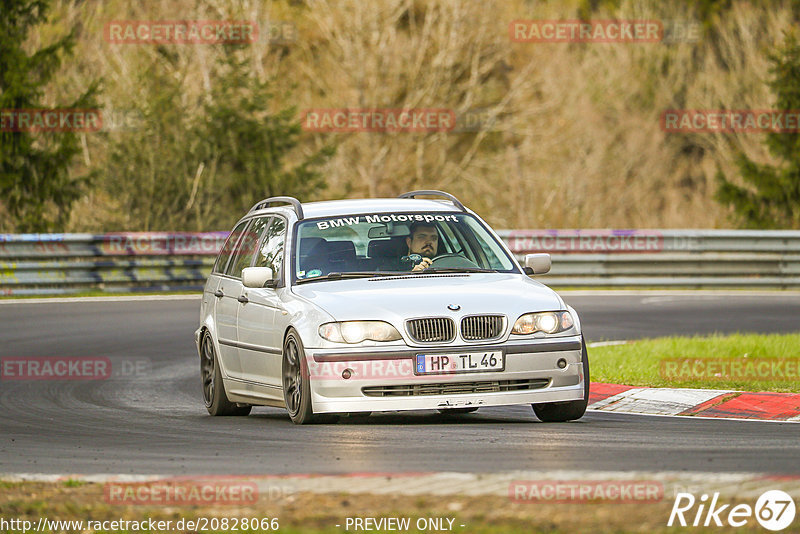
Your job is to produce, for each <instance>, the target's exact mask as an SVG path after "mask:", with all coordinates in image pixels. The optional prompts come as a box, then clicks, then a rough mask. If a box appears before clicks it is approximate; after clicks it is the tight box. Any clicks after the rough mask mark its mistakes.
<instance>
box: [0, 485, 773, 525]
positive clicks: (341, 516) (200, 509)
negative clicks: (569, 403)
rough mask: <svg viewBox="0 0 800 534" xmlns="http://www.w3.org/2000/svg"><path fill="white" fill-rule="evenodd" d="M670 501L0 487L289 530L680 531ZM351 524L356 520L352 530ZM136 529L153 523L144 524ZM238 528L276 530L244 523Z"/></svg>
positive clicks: (17, 514)
mask: <svg viewBox="0 0 800 534" xmlns="http://www.w3.org/2000/svg"><path fill="white" fill-rule="evenodd" d="M672 501H673V499H672V497H671V496H669V495H665V496H664V498H663V500H659V501H653V502H645V503H641V502H640V503H636V504H617V503H607V502H606V503H571V504H554V503H535V502H512V500H511V499H509V497H507V496H499V495H484V496H480V497H469V496H465V495H448V496H442V495H414V496H403V495H370V494H329V493H309V492H299V493H291V494H285V495H282V496H280V497H278V498H266V496H262V497H261V498H259V499H258V501H257V502H255V503H253V504H250V505H247V506H130V505H126V506H118V505H112V504H109V503H108V502H107V501H106V499H105V498H104V488H103V485H102V484H98V483H87V484H85V485H82V486H65V485H63V484H59V483H42V482H24V483H18V484H14V485H13V486H10V487H7V488H5V489H4V491H2V492H0V515H1V516H2V517H4V518H5V519H9V518H15V519H22V520H28V521H32V522H33V524H34V525H35V524H36V523H37V522H38V520H39V518H46V519H48V520H51V521H52V520H58V521H69V520H83V521H87V520H92V521H114V520H129V521H142V520H148V519H152V520H154V521H158V520H171V521H172V524H173V525H175V524H176V523H177V522H178V521H179V520H181V519H184V520H188V519H197V518H207V519H210V518H220V519H222V518H228V520H231V519H233V518H239V519H242V518H277V519H278V522H279V527H280V528H279V529H278V530H277V532H282V533H289V534H294V533H301V532H302V533H311V534H322V533H326V534H327V533H337V532H348V530H345V525H346V520H347V518H348V517H349V518H367V517H368V518H381V517H386V518H389V517H393V518H404V517H407V518H409V519H410V521H411V524H412V525H413V526H412V527H411V528H410V529H409V530H407V531H406V532H440V531H448V532H453V533H456V534H467V533H469V534H473V533H484V534H517V533H519V534H522V533H536V532H547V533H550V534H555V533H574V532H596V533H606V532H608V533H611V532H615V533H616V532H675V531H676V530H675V529H668V528H667V527H666V523H667V520H668V518H669V515H670V510H671V507H672ZM419 518H443V519H445V520H446V519H448V518H449V519H452V520H453V522H452V530H449V529H438V530H437V529H418V528H415V527H416V522H417V520H418V519H419ZM445 524H447V522H446V521H445ZM336 525H340V526H339V527H337V526H336ZM461 525H463V526H461ZM756 526H757V525H756ZM755 530H756V529H755V527H754V526H752V525H751V526H749V527H745V528H742V529H731V528H722V529H715V530H714V531H715V532H734V531H735V532H737V533H742V532H754V531H755ZM70 531H75V529H74V528H73V529H71V530H70ZM130 531H131V530H116V531H107V530H102V528H101V529H98V530H94V532H96V533H98V534H99V533H100V532H130ZM173 531H174V530H173ZM354 531H355V529H354V528H353V527H352V526H351V527H350V529H349V532H354ZM379 531H380V532H388V530H367V532H379ZM762 531H763V530H762ZM45 532H47V531H45ZM84 532H88V530H84ZM136 532H151V531H149V530H147V529H146V528H145V529H142V530H136ZM203 532H208V533H211V532H220V533H223V532H224V533H225V534H232V532H233V531H232V530H231V529H230V528H228V529H215V528H211V529H209V530H204V531H203ZM238 532H242V533H244V532H276V531H275V530H271V531H270V530H249V529H243V530H242V529H240V530H238ZM362 532H364V530H362ZM162 534H163V533H162Z"/></svg>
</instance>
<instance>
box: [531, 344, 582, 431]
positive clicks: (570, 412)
mask: <svg viewBox="0 0 800 534" xmlns="http://www.w3.org/2000/svg"><path fill="white" fill-rule="evenodd" d="M581 361H582V362H583V400H579V401H567V402H549V403H546V404H532V405H531V406H533V413H535V414H536V417H538V418H539V419H540V420H541V421H543V422H545V423H562V422H564V421H574V420H575V419H580V418H581V417H583V414H584V413H586V407H587V406H588V405H589V355H588V354H587V352H586V342H585V341H584V340H581Z"/></svg>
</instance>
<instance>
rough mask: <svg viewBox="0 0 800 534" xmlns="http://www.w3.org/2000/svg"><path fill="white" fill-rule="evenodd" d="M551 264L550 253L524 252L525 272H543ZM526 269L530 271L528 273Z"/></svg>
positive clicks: (548, 270)
mask: <svg viewBox="0 0 800 534" xmlns="http://www.w3.org/2000/svg"><path fill="white" fill-rule="evenodd" d="M552 265H553V262H552V260H551V259H550V254H545V253H541V254H525V274H545V273H547V272H550V267H551V266H552ZM528 269H531V271H532V272H530V273H528V272H527V271H528Z"/></svg>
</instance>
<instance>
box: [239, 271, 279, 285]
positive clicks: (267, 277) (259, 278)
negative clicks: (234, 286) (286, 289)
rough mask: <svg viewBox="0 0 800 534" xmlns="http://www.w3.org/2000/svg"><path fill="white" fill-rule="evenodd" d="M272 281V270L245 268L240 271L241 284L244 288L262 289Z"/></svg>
mask: <svg viewBox="0 0 800 534" xmlns="http://www.w3.org/2000/svg"><path fill="white" fill-rule="evenodd" d="M270 281H272V269H270V268H269V267H246V268H244V269H242V284H243V285H244V287H255V288H259V287H264V285H265V284H266V283H267V282H270Z"/></svg>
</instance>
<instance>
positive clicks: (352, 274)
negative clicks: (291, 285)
mask: <svg viewBox="0 0 800 534" xmlns="http://www.w3.org/2000/svg"><path fill="white" fill-rule="evenodd" d="M395 274H396V273H392V272H389V271H343V272H338V271H334V272H332V273H328V274H326V275H325V276H314V277H313V278H301V279H299V280H297V282H296V283H298V284H304V283H306V282H315V281H317V280H341V279H344V278H373V277H375V276H394V275H395Z"/></svg>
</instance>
